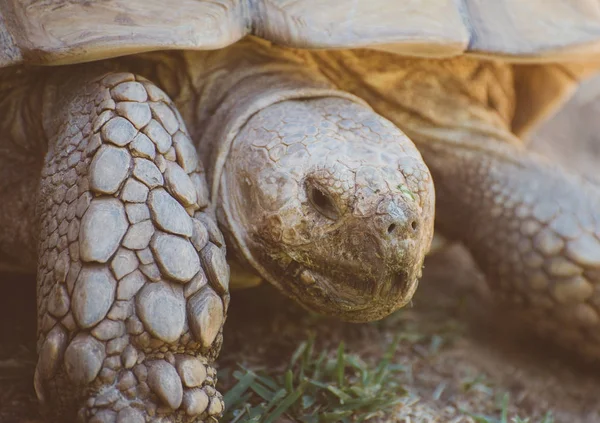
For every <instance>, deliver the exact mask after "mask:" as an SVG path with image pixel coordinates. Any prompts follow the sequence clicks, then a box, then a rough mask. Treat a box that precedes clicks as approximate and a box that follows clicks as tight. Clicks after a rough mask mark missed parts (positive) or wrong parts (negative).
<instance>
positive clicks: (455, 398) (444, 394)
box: [0, 80, 600, 423]
mask: <svg viewBox="0 0 600 423" xmlns="http://www.w3.org/2000/svg"><path fill="white" fill-rule="evenodd" d="M596 85H598V86H599V87H600V80H599V81H594V82H591V83H589V84H588V85H587V86H584V87H583V88H582V90H581V94H580V95H579V96H578V97H576V99H575V100H574V101H573V102H572V104H571V105H570V107H569V108H567V109H565V111H563V112H562V113H560V114H559V115H557V116H556V117H555V118H554V119H553V120H552V121H551V122H550V123H548V124H547V125H545V126H544V127H543V128H541V130H540V131H538V132H537V134H536V137H535V138H534V140H533V141H532V144H531V145H532V148H534V149H537V150H539V151H542V152H543V153H544V154H546V155H548V156H550V157H552V158H560V160H562V161H563V162H564V163H566V164H567V165H568V166H570V167H572V168H574V169H578V171H580V172H583V173H585V174H586V175H587V176H588V177H589V178H590V179H592V180H596V181H599V182H600V177H599V176H598V175H599V174H598V172H597V171H596V170H595V166H597V157H600V140H598V139H597V138H598V137H600V135H597V134H598V131H597V130H598V129H600V122H598V123H596V122H595V121H594V119H595V116H596V115H597V114H598V112H599V111H600V101H596V103H597V104H594V102H593V100H594V98H596V97H597V96H596V94H595V93H598V92H600V90H594V89H595V86H596ZM596 121H597V119H596ZM590 123H591V124H590ZM573 134H578V135H577V138H576V139H575V138H574V136H573ZM548 140H550V141H551V142H548ZM0 289H1V291H0V292H2V295H0V423H13V422H14V423H33V422H39V416H38V414H37V408H36V401H35V394H34V392H33V387H32V386H33V385H32V378H33V370H34V366H35V359H36V358H35V280H34V278H33V277H32V276H24V275H10V274H0ZM488 300H489V293H488V292H487V291H486V290H485V285H484V282H483V279H482V277H481V275H480V274H479V273H478V272H477V270H476V269H475V268H474V266H473V264H472V263H471V261H470V259H469V257H468V255H467V254H466V253H465V251H463V250H462V249H461V248H460V247H452V248H451V249H449V250H448V251H445V252H443V253H441V254H437V255H435V256H433V257H431V258H429V259H428V260H427V262H426V268H425V274H424V278H423V280H422V282H421V286H420V288H419V290H418V293H417V295H416V296H415V298H414V300H413V302H412V305H411V306H410V307H407V308H406V309H404V310H402V311H400V312H398V313H396V314H395V315H393V316H391V317H390V318H388V319H385V320H384V321H382V322H378V323H375V324H360V325H357V324H345V323H341V322H337V321H333V320H330V319H325V318H317V317H315V316H310V315H308V314H307V313H305V312H304V311H302V310H300V309H299V308H298V307H296V306H295V305H294V304H292V303H290V302H289V301H287V300H285V299H284V298H282V297H280V296H279V294H277V293H275V292H274V291H273V290H272V289H270V288H269V287H266V286H265V287H261V288H256V289H252V290H247V291H242V292H236V293H234V294H233V296H232V302H231V305H232V307H231V312H230V316H229V318H228V322H227V326H226V332H225V337H226V340H225V345H224V349H223V353H222V356H221V358H220V360H219V366H220V367H233V366H235V365H236V363H242V364H244V365H245V366H247V367H250V368H254V369H258V368H276V367H278V366H280V365H281V364H282V363H283V362H285V361H286V360H287V359H288V357H289V356H290V354H291V353H292V352H293V350H294V349H295V348H296V346H297V345H298V343H299V342H301V341H303V340H304V339H306V337H307V336H308V334H309V332H310V333H315V334H316V342H317V343H318V345H319V346H320V347H323V348H328V347H330V348H332V349H335V348H336V347H337V345H338V344H339V342H340V341H342V340H343V341H344V342H345V344H346V346H347V350H349V351H350V352H353V353H356V354H358V355H360V356H361V357H363V358H365V359H371V360H377V359H378V358H379V357H381V356H382V354H383V351H384V350H385V349H386V347H387V345H388V344H389V342H390V340H391V338H392V337H393V336H394V335H395V334H398V333H401V334H402V335H404V336H403V339H404V340H403V341H402V342H401V344H400V347H399V349H398V351H397V353H396V355H395V358H394V360H395V361H396V362H398V363H401V364H403V365H404V366H405V368H406V369H407V370H406V371H405V372H403V373H402V375H401V376H400V378H401V382H402V384H403V385H404V386H405V387H406V389H407V391H408V395H407V396H406V397H405V398H406V401H405V402H404V404H403V405H402V406H400V407H399V408H398V409H397V410H396V411H395V412H394V413H391V414H390V415H388V416H386V417H385V419H383V420H382V421H386V422H403V423H409V422H423V423H427V422H442V423H446V422H448V423H451V422H452V423H458V422H475V421H477V420H476V419H474V418H473V417H470V416H469V415H468V414H469V413H475V414H485V415H488V416H492V418H490V419H489V420H479V421H489V422H496V421H497V422H500V421H501V420H500V413H501V409H500V408H501V405H500V399H501V398H506V397H505V394H507V393H508V395H509V397H508V398H509V402H508V404H509V406H508V416H509V419H508V421H512V420H510V419H511V418H513V417H516V416H519V417H520V418H521V419H525V418H530V420H529V421H530V422H531V423H534V422H542V421H543V417H544V416H545V415H546V414H547V413H548V412H551V413H552V416H553V417H554V422H557V423H558V422H564V423H592V422H600V401H599V400H598V398H599V397H600V370H599V369H596V368H590V367H586V366H584V365H576V363H574V360H572V359H570V358H569V356H568V355H567V354H565V353H563V352H561V351H558V350H556V349H554V348H553V347H551V346H549V345H546V344H544V343H543V342H541V341H539V340H537V339H534V338H532V337H531V336H529V335H527V334H524V333H522V332H520V331H519V330H517V329H515V327H514V326H512V325H509V324H508V323H507V322H506V321H505V319H503V314H502V311H501V310H495V309H494V308H493V307H492V306H491V305H490V304H489V303H488ZM522 421H527V420H522Z"/></svg>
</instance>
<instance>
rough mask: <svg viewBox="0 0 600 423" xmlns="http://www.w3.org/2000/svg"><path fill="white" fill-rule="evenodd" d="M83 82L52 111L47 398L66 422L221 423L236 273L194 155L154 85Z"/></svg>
mask: <svg viewBox="0 0 600 423" xmlns="http://www.w3.org/2000/svg"><path fill="white" fill-rule="evenodd" d="M77 75H78V76H75V75H73V76H72V77H71V78H61V77H58V78H56V80H55V81H53V82H54V83H55V84H56V85H54V87H55V88H56V93H57V94H56V97H54V98H48V97H47V98H46V99H45V100H46V101H48V102H49V104H52V106H53V107H52V108H51V109H46V110H45V112H46V113H48V114H47V115H45V116H44V117H45V119H44V129H45V131H46V133H47V134H48V135H49V150H48V153H47V155H46V161H45V165H44V168H43V171H42V180H41V185H40V193H39V197H38V204H39V209H40V210H39V216H40V217H39V218H40V227H41V232H40V246H39V262H38V271H37V275H38V310H39V324H38V328H39V338H38V339H39V341H38V350H39V354H40V358H39V362H38V366H37V369H36V388H37V391H38V395H39V396H40V397H41V399H42V402H43V403H46V404H48V405H50V406H49V407H48V414H49V415H50V416H52V418H53V419H56V420H59V419H60V420H61V421H64V420H67V421H68V420H70V419H73V418H74V414H73V413H74V412H76V413H77V415H78V418H79V419H81V420H83V421H90V422H103V423H104V422H114V421H116V422H119V423H120V422H143V421H147V420H148V418H150V417H151V416H155V415H156V416H161V415H168V416H169V421H172V422H183V421H203V420H205V419H208V418H209V416H219V414H220V413H221V411H222V410H223V403H222V399H221V397H220V394H219V393H218V392H216V391H215V388H214V384H215V376H216V372H215V369H214V368H213V367H212V366H211V363H212V361H213V360H214V358H215V357H216V355H217V354H218V352H219V349H220V345H221V342H222V336H221V329H222V324H223V321H224V314H225V312H226V309H227V304H228V292H227V286H228V279H227V278H228V275H227V273H226V271H227V268H226V267H224V266H225V265H224V257H225V251H224V246H223V245H222V243H220V242H219V239H215V238H214V237H213V236H209V235H208V231H207V226H206V223H209V222H210V220H211V219H212V218H211V217H210V215H209V214H206V213H205V210H206V207H207V206H208V198H207V196H206V192H207V190H206V186H205V184H206V182H205V179H204V175H203V169H202V168H201V167H200V166H199V165H198V159H197V156H196V152H195V149H194V147H193V144H192V143H191V140H190V139H189V137H188V135H187V131H186V128H185V125H184V123H183V121H181V120H179V119H178V118H177V112H176V109H175V108H174V106H173V104H172V103H171V101H170V100H169V98H168V97H167V96H166V94H164V93H163V92H162V91H161V90H159V89H158V88H157V87H156V86H154V85H153V84H151V83H149V82H147V81H146V80H144V79H140V78H139V77H137V78H136V77H134V75H133V74H130V73H116V74H115V73H112V74H108V75H107V76H89V75H88V72H85V71H80V72H78V73H77ZM49 95H51V94H49ZM192 216H194V217H192ZM213 225H214V224H213ZM209 227H210V225H209ZM217 238H218V236H217Z"/></svg>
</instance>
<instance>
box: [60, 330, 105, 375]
mask: <svg viewBox="0 0 600 423" xmlns="http://www.w3.org/2000/svg"><path fill="white" fill-rule="evenodd" d="M104 358H105V350H104V344H103V343H102V342H100V341H98V340H96V339H95V338H94V337H92V336H90V335H88V334H85V333H80V334H78V335H77V336H76V337H75V338H74V339H73V340H72V341H71V343H70V344H69V346H68V347H67V350H66V351H65V367H66V370H67V375H68V376H69V379H70V380H71V381H72V382H73V383H75V384H76V385H77V386H85V385H87V384H88V383H90V382H92V381H93V380H94V379H95V378H96V376H97V375H98V373H99V372H100V369H101V368H102V362H103V361H104Z"/></svg>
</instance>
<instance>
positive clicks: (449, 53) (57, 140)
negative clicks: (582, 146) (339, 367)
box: [0, 0, 600, 423]
mask: <svg viewBox="0 0 600 423" xmlns="http://www.w3.org/2000/svg"><path fill="white" fill-rule="evenodd" d="M423 3H424V2H421V3H414V2H392V1H390V0H369V1H366V0H360V1H352V2H349V1H339V0H336V1H333V0H326V1H323V0H320V1H319V2H318V3H317V1H316V0H300V1H294V2H284V1H280V2H274V1H271V0H256V1H229V0H220V1H214V0H194V1H188V0H176V1H175V2H173V3H172V5H171V7H165V5H164V2H155V1H144V2H142V1H140V0H130V1H128V2H124V1H122V0H109V1H96V0H89V1H85V2H80V1H68V2H63V1H58V0H46V1H43V2H41V1H31V0H29V1H26V2H23V1H16V0H14V1H5V2H2V3H0V67H2V68H3V69H2V70H1V71H0V72H1V78H0V91H1V92H2V96H1V100H0V112H1V113H0V116H1V117H2V118H1V120H0V128H1V132H0V133H1V134H2V135H1V136H0V151H1V152H2V155H1V156H0V157H1V159H0V160H1V162H0V163H1V164H0V184H1V185H0V189H1V191H0V192H1V193H2V197H1V198H2V201H0V225H1V227H2V231H0V252H1V256H0V257H1V262H2V264H3V266H4V268H12V269H17V268H18V269H23V270H27V271H33V269H37V291H38V295H37V302H38V352H39V360H38V364H37V367H36V372H35V377H34V384H35V388H36V392H37V395H38V397H39V399H40V403H41V405H42V409H43V410H44V411H45V412H46V413H47V415H48V417H49V418H50V419H52V420H53V421H55V420H59V421H73V420H78V421H89V422H96V423H113V422H116V423H123V422H132V423H141V422H146V421H157V422H184V421H185V422H192V421H193V422H197V421H215V420H218V418H219V416H220V415H221V414H222V411H223V402H222V397H221V394H220V393H219V392H217V390H216V389H215V382H216V371H215V368H214V360H215V359H216V357H217V356H218V353H219V350H220V347H221V343H222V336H223V334H222V327H223V322H224V320H225V316H226V313H227V309H228V306H229V301H230V296H229V288H230V282H231V287H242V286H252V285H254V284H256V283H258V281H260V280H263V279H264V280H267V281H269V282H270V283H272V284H273V285H275V286H276V287H277V288H279V289H280V290H281V291H282V292H283V293H284V294H285V295H288V296H290V297H292V298H294V299H295V300H297V301H298V302H299V303H300V304H302V305H303V306H304V307H306V308H308V309H310V310H313V311H317V312H320V313H324V314H328V315H332V316H337V317H339V318H340V319H344V320H348V321H354V322H361V321H370V320H376V319H380V318H383V317H385V316H386V315H388V314H390V313H391V312H392V311H394V310H396V309H398V308H399V307H402V306H403V305H405V304H406V303H407V302H408V301H410V298H411V297H412V295H413V293H414V292H415V290H416V287H417V282H418V279H419V277H420V276H421V268H422V263H423V260H424V257H425V255H426V253H427V251H428V250H429V247H430V244H431V240H432V237H433V232H434V215H435V229H436V231H439V232H440V233H441V234H443V235H444V236H445V237H447V238H448V239H451V240H456V241H460V242H462V243H463V244H464V245H466V246H467V248H468V249H469V250H470V251H471V253H472V255H473V257H474V258H475V260H476V262H477V264H478V265H479V266H480V268H481V269H482V270H483V271H484V273H485V275H486V277H487V280H488V282H489V283H490V285H491V287H492V288H493V289H494V292H496V293H497V296H498V299H499V301H500V302H501V304H503V305H506V307H507V310H508V309H509V308H510V309H511V310H512V309H514V310H516V311H517V312H519V313H520V312H522V314H523V316H522V317H523V319H527V321H528V322H530V324H531V326H532V327H533V328H534V329H536V330H539V331H540V332H542V333H546V334H547V336H549V337H551V338H552V339H554V340H557V341H561V342H562V343H563V344H565V345H567V346H571V347H574V349H575V350H576V351H577V352H579V353H581V354H582V355H584V356H586V357H600V343H599V342H598V340H599V339H600V338H599V337H598V333H599V331H598V328H599V326H600V319H599V317H598V312H599V311H600V310H599V307H600V301H599V300H600V297H599V295H600V294H599V293H598V288H597V287H598V286H599V284H598V282H599V279H600V273H599V272H598V268H599V267H600V215H599V210H600V207H599V206H600V195H599V193H598V191H597V189H596V188H595V187H592V186H591V185H589V184H587V183H586V182H584V181H583V180H581V179H579V178H578V177H576V176H573V175H571V174H568V173H567V172H565V171H564V170H562V169H561V168H560V167H558V166H556V165H555V164H553V163H551V162H549V161H547V160H544V159H543V158H541V157H539V156H537V155H535V154H533V153H531V152H529V151H528V150H527V149H526V148H525V147H526V146H525V144H524V143H523V142H522V141H521V140H520V139H519V138H518V136H521V137H524V136H525V134H526V133H527V131H528V130H529V129H530V128H531V127H533V125H534V124H535V123H537V122H539V121H540V120H541V119H542V118H547V117H549V116H551V115H552V113H553V112H554V111H555V110H556V109H557V108H558V107H559V106H560V105H561V104H562V103H563V102H564V101H565V99H566V98H568V96H569V95H570V94H571V93H572V92H573V90H574V88H575V87H576V86H577V84H578V82H579V81H580V80H581V79H583V78H585V77H586V76H588V75H591V74H592V73H594V72H595V71H596V70H597V68H598V66H597V63H595V62H594V61H593V60H592V59H593V56H594V53H595V52H596V50H597V48H598V45H599V44H598V43H599V42H600V10H599V9H598V6H597V5H596V4H595V3H594V2H591V1H589V0H588V1H583V0H582V1H575V0H553V1H552V2H550V3H546V4H545V5H544V7H542V6H541V5H540V4H538V3H535V4H525V2H517V1H513V0H502V1H497V2H495V4H493V5H492V4H490V3H488V4H486V5H485V6H484V5H483V4H481V3H480V2H477V1H475V0H467V1H465V2H463V3H461V4H462V6H461V7H458V6H457V3H456V2H454V1H451V0H431V1H429V2H426V3H425V4H423ZM531 16H535V18H534V19H532V18H531ZM44 65H46V66H44ZM47 65H52V66H51V67H49V66H47ZM434 181H435V190H434ZM436 212H437V213H436ZM226 247H227V248H228V249H227V250H226ZM230 279H231V281H230Z"/></svg>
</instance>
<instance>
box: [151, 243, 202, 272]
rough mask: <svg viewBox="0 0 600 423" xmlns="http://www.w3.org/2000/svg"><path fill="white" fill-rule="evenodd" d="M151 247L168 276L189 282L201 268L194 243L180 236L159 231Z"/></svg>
mask: <svg viewBox="0 0 600 423" xmlns="http://www.w3.org/2000/svg"><path fill="white" fill-rule="evenodd" d="M150 247H151V249H152V251H153V252H154V256H155V257H156V260H157V262H158V265H159V266H160V268H161V269H162V270H163V272H164V273H165V275H166V276H168V277H170V278H172V279H175V280H176V281H179V282H184V283H185V282H188V281H189V280H190V279H192V277H193V276H194V275H195V274H196V273H198V271H199V270H200V259H199V258H198V253H197V252H196V250H194V247H193V246H192V244H191V243H190V242H189V241H188V240H186V239H184V238H181V237H179V236H176V235H170V234H165V233H157V234H156V235H155V236H154V237H153V238H152V241H151V242H150Z"/></svg>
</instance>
